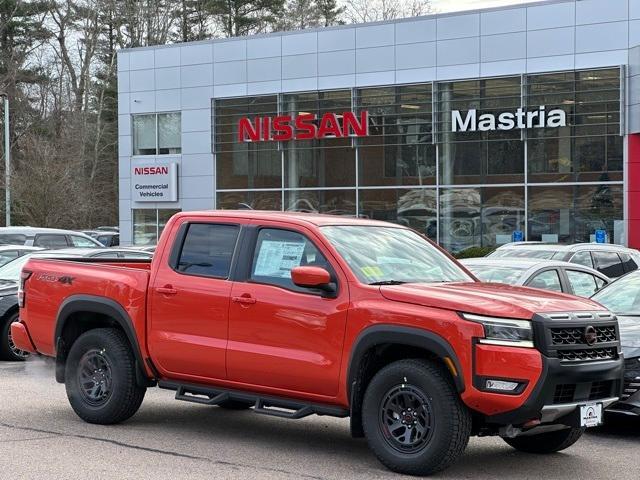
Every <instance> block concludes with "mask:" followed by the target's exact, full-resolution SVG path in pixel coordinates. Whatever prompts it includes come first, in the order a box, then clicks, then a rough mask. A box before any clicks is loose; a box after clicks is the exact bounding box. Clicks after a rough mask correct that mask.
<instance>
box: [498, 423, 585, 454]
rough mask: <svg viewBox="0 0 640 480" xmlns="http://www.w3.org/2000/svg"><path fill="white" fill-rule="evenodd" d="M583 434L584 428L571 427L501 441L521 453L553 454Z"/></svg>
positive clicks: (568, 445)
mask: <svg viewBox="0 0 640 480" xmlns="http://www.w3.org/2000/svg"><path fill="white" fill-rule="evenodd" d="M583 433H584V428H576V427H572V428H565V429H564V430H557V431H555V432H547V433H539V434H538V435H528V436H523V437H515V438H503V440H504V441H505V442H507V443H508V444H509V445H511V446H512V447H513V448H515V449H516V450H520V451H521V452H527V453H555V452H559V451H561V450H564V449H565V448H569V447H570V446H571V445H573V444H574V443H576V442H577V441H578V440H579V439H580V437H581V436H582V434H583Z"/></svg>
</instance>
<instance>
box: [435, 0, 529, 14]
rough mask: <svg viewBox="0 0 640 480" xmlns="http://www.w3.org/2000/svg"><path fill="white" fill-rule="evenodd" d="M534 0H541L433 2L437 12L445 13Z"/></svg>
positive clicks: (439, 0)
mask: <svg viewBox="0 0 640 480" xmlns="http://www.w3.org/2000/svg"><path fill="white" fill-rule="evenodd" d="M533 1H540V0H431V3H432V5H433V7H434V8H435V9H436V11H437V12H439V13H444V12H455V11H459V10H473V9H478V8H490V7H502V6H504V5H518V4H523V3H531V2H533Z"/></svg>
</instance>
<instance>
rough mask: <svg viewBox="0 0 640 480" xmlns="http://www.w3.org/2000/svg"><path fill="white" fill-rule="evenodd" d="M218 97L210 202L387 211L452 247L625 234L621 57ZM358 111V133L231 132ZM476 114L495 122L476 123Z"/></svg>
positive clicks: (372, 213) (614, 238)
mask: <svg viewBox="0 0 640 480" xmlns="http://www.w3.org/2000/svg"><path fill="white" fill-rule="evenodd" d="M543 106H544V111H545V112H547V113H548V112H549V111H551V110H554V109H561V110H562V111H563V112H564V115H565V117H566V126H560V127H554V128H547V127H537V126H532V127H531V128H516V125H514V128H508V129H505V128H500V115H501V114H502V113H505V112H507V113H511V114H512V115H514V116H515V115H516V113H517V112H518V109H519V108H522V109H523V111H525V112H526V111H533V110H538V111H542V108H541V107H543ZM214 108H215V111H214V123H215V136H214V142H215V143H214V152H215V156H216V173H217V177H216V178H217V180H216V181H217V185H216V188H217V190H216V191H217V206H218V208H253V209H268V210H285V211H302V212H323V213H332V214H336V215H358V216H361V217H366V218H375V219H380V220H386V221H391V222H396V223H399V224H403V225H408V226H410V227H412V228H414V229H416V230H417V231H419V232H420V233H422V234H425V235H427V236H428V237H429V238H432V239H434V240H436V239H438V237H439V241H440V243H441V244H442V245H443V246H444V247H445V248H447V249H449V250H451V251H459V250H463V249H465V248H468V247H472V246H496V245H500V244H502V243H506V242H509V241H511V239H512V235H513V233H514V232H516V231H522V232H524V236H525V239H528V240H550V241H551V240H554V241H555V240H557V241H560V242H573V241H589V240H591V239H592V238H593V236H594V235H595V230H598V229H604V230H606V231H607V235H608V241H611V242H616V243H624V234H625V232H624V224H623V222H622V204H623V191H622V190H623V186H622V185H623V182H622V167H623V147H622V145H623V137H622V136H620V134H619V133H620V132H619V130H620V70H619V69H618V68H609V69H598V70H585V71H575V72H573V71H571V72H563V73H553V74H537V75H522V76H509V77H502V78H490V79H477V80H468V81H456V82H437V83H434V84H431V83H427V84H416V85H401V86H385V87H374V88H361V89H343V90H331V91H316V92H302V93H290V94H280V95H266V96H256V97H244V98H234V99H221V100H215V101H214ZM363 110H366V111H367V112H368V116H369V124H368V135H367V136H365V137H357V138H356V137H348V138H344V137H342V138H324V139H311V140H289V141H280V142H277V141H254V142H247V141H239V140H238V122H239V120H240V118H242V117H249V118H250V119H251V120H252V121H254V120H255V118H256V117H265V116H266V117H274V116H276V115H289V116H291V117H295V116H297V115H304V114H309V113H311V114H314V115H315V116H316V119H319V118H321V117H322V115H323V114H325V113H329V112H330V113H334V114H336V115H337V116H338V118H340V116H341V115H342V114H343V113H344V112H349V111H353V112H354V113H355V114H356V116H358V117H359V113H361V112H362V111H363ZM472 110H475V115H476V124H475V126H476V127H477V128H475V129H474V128H471V125H472V122H469V127H470V128H467V129H466V130H467V131H460V130H461V129H460V128H458V127H459V125H457V128H456V130H458V131H454V128H453V124H452V112H453V111H458V112H459V115H460V118H461V121H463V122H465V121H467V115H468V112H470V111H472ZM484 114H490V115H489V116H488V117H487V116H485V117H483V118H485V119H486V118H494V119H495V120H494V121H495V127H494V128H489V129H484V130H483V131H481V129H480V128H479V122H480V116H481V115H484ZM143 117H144V116H142V117H141V118H140V122H142V123H144V122H145V121H148V120H146V119H145V118H143ZM515 118H516V121H517V117H515ZM526 118H527V117H526V115H525V117H524V119H525V122H526ZM317 122H318V123H317V124H319V120H317ZM489 123H491V122H489ZM143 140H144V138H141V140H140V142H139V143H140V145H144V142H143ZM547 184H548V186H546V185H547ZM525 192H526V194H525Z"/></svg>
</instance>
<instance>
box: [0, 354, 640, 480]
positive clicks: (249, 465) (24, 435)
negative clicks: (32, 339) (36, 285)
mask: <svg viewBox="0 0 640 480" xmlns="http://www.w3.org/2000/svg"><path fill="white" fill-rule="evenodd" d="M5 478H6V479H9V478H11V479H19V480H22V479H37V480H54V479H64V480H69V479H80V478H83V479H84V478H92V479H135V480H145V479H151V480H161V479H172V480H174V479H177V478H178V479H179V478H188V479H190V480H192V479H205V478H206V479H235V478H238V479H252V480H256V479H301V480H304V479H337V480H347V479H367V480H371V479H380V478H387V479H401V478H410V477H403V476H401V475H396V474H393V473H391V472H389V471H387V470H386V469H384V467H382V466H381V465H380V464H379V463H378V462H377V460H376V459H375V458H374V456H373V455H372V454H371V453H370V452H369V450H368V448H367V445H366V443H365V441H364V440H362V439H358V440H354V439H352V438H351V437H350V435H349V422H348V420H347V419H335V418H328V417H317V416H312V417H308V418H306V419H302V420H283V419H279V418H275V417H268V416H264V415H257V414H254V413H252V412H251V411H226V410H222V409H219V408H216V407H207V406H202V405H194V404H190V403H185V402H178V401H175V400H174V399H173V392H170V391H165V390H160V389H149V390H148V391H147V395H146V398H145V401H144V403H143V405H142V408H141V409H140V411H139V412H138V413H137V414H136V415H135V416H134V417H133V418H132V419H130V420H129V421H127V422H126V423H123V424H121V425H115V426H99V425H89V424H87V423H84V422H83V421H81V420H80V419H79V418H78V417H76V415H75V414H74V413H73V411H72V410H71V407H70V406H69V404H68V402H67V398H66V394H65V390H64V386H63V385H59V384H57V383H56V382H55V380H54V376H53V363H52V362H51V361H49V360H46V359H42V358H32V359H30V360H29V361H27V362H24V363H4V362H0V479H5ZM432 478H450V479H454V478H455V479H463V478H465V479H466V478H473V479H535V480H540V479H607V480H612V479H634V480H637V479H638V478H640V421H629V420H628V419H625V420H624V421H622V422H615V424H611V425H609V426H606V427H603V428H600V429H596V430H595V431H590V432H589V433H587V434H586V435H585V436H583V438H582V439H581V440H580V441H579V442H578V443H577V444H576V445H575V446H574V447H572V448H571V449H569V450H566V451H565V452H563V453H558V454H554V455H549V456H537V455H531V454H525V453H520V452H516V451H514V450H513V449H511V448H510V447H509V446H508V445H506V444H505V443H504V442H503V441H502V440H501V439H500V438H472V439H471V442H470V444H469V447H468V448H467V451H466V453H465V455H464V456H463V457H462V458H461V459H460V460H459V461H458V463H457V464H456V465H454V466H453V467H452V468H450V469H448V470H446V471H445V472H443V473H441V474H439V475H437V476H435V477H432Z"/></svg>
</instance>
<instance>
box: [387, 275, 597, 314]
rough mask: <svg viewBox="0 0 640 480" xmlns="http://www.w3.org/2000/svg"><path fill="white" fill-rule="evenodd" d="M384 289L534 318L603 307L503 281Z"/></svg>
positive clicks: (411, 298) (428, 301) (470, 309)
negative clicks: (541, 315) (503, 282)
mask: <svg viewBox="0 0 640 480" xmlns="http://www.w3.org/2000/svg"><path fill="white" fill-rule="evenodd" d="M380 293H381V294H382V296H383V297H385V298H386V299H388V300H393V301H396V302H403V303H412V304H415V305H423V306H425V307H433V308H442V309H446V310H455V311H459V312H467V313H475V314H477V315H487V316H494V317H504V318H520V319H530V318H531V317H532V316H533V315H534V314H536V313H550V312H575V311H585V310H587V311H599V310H603V308H602V306H600V305H599V304H597V303H595V302H593V301H591V300H589V299H586V298H578V297H574V296H572V295H567V294H564V293H555V292H549V291H546V290H540V289H537V288H527V287H513V286H511V285H505V284H502V283H481V282H469V283H435V284H432V283H430V284H425V283H407V284H404V285H393V286H382V287H380Z"/></svg>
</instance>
